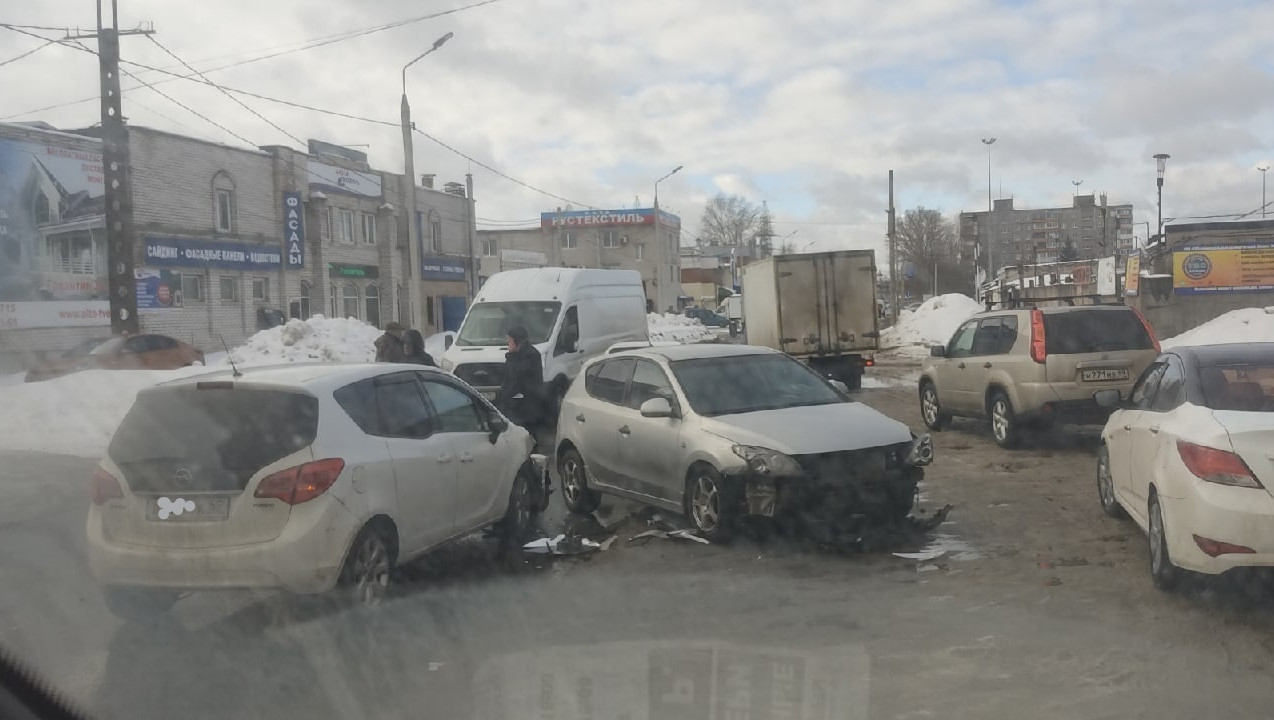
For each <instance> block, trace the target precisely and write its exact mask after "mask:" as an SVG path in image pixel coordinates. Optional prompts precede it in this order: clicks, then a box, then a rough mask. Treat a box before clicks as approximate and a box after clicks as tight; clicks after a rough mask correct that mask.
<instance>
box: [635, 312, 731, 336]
mask: <svg viewBox="0 0 1274 720" xmlns="http://www.w3.org/2000/svg"><path fill="white" fill-rule="evenodd" d="M646 325H647V330H648V332H649V333H650V339H651V340H652V341H659V340H671V341H673V342H678V343H697V342H703V341H705V340H715V339H716V338H717V334H716V333H715V332H713V331H712V328H709V327H707V326H705V325H704V324H703V323H701V322H699V321H698V320H695V319H694V318H688V317H686V316H685V315H676V314H673V313H665V314H663V315H660V314H659V313H650V314H649V315H647V316H646Z"/></svg>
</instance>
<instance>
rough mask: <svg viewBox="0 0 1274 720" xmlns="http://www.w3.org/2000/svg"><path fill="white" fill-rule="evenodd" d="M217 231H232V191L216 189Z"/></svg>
mask: <svg viewBox="0 0 1274 720" xmlns="http://www.w3.org/2000/svg"><path fill="white" fill-rule="evenodd" d="M217 232H223V233H229V232H234V191H233V190H218V191H217Z"/></svg>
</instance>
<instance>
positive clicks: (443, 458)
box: [435, 455, 452, 465]
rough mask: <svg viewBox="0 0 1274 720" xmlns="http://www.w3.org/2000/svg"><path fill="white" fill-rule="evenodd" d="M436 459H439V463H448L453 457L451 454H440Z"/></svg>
mask: <svg viewBox="0 0 1274 720" xmlns="http://www.w3.org/2000/svg"><path fill="white" fill-rule="evenodd" d="M435 459H436V460H437V461H438V464H439V465H446V464H447V463H449V462H451V460H452V458H451V456H450V455H439V456H438V457H437V458H435Z"/></svg>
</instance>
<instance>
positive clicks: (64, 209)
mask: <svg viewBox="0 0 1274 720" xmlns="http://www.w3.org/2000/svg"><path fill="white" fill-rule="evenodd" d="M49 139H50V141H54V140H56V139H57V138H56V136H53V135H50V137H49ZM105 208H106V205H105V186H104V185H103V182H102V155H101V153H100V152H86V151H83V150H76V149H72V148H70V147H59V146H57V145H54V144H42V143H34V142H25V141H19V140H12V139H6V138H0V300H9V301H24V300H29V301H39V300H73V299H74V300H78V299H91V298H95V297H104V296H105V292H106V262H105V257H106V241H105V237H104V233H103V231H102V228H103V227H104V224H103V222H104V221H103V219H102V216H103V213H104V212H105ZM94 230H96V232H94Z"/></svg>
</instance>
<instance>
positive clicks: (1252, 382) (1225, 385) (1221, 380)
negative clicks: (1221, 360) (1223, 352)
mask: <svg viewBox="0 0 1274 720" xmlns="http://www.w3.org/2000/svg"><path fill="white" fill-rule="evenodd" d="M1199 384H1200V386H1201V387H1202V389H1203V402H1204V403H1205V404H1206V405H1207V406H1208V407H1209V408H1212V409H1213V410H1238V411H1240V412H1274V364H1267V365H1213V366H1208V367H1202V368H1199Z"/></svg>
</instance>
